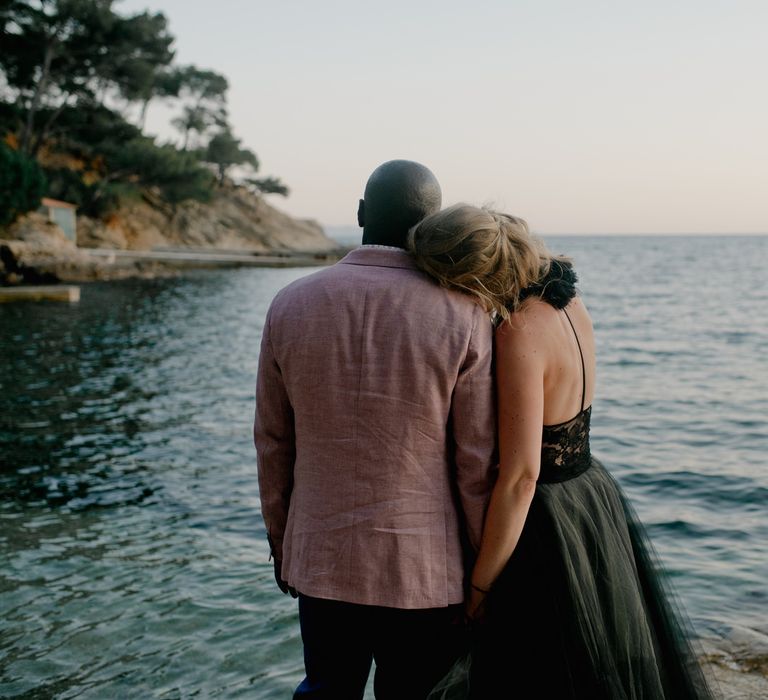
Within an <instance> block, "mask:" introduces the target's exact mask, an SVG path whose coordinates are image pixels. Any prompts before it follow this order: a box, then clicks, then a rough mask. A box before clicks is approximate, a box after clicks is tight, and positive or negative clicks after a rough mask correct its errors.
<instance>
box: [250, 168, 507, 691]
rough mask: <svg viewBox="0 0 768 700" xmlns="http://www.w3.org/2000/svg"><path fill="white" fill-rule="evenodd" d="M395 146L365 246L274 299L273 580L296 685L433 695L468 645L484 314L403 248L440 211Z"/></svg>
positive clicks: (264, 457)
mask: <svg viewBox="0 0 768 700" xmlns="http://www.w3.org/2000/svg"><path fill="white" fill-rule="evenodd" d="M441 197H442V195H441V191H440V186H439V184H438V182H437V180H436V179H435V176H434V175H433V174H432V172H431V171H430V170H429V169H428V168H426V167H424V166H423V165H420V164H418V163H414V162H411V161H404V160H395V161H389V162H387V163H384V164H383V165H381V166H379V167H378V168H377V169H376V170H375V171H374V172H373V174H372V175H371V177H370V179H369V180H368V183H367V185H366V188H365V194H364V198H363V199H362V200H360V206H359V209H358V221H359V224H360V226H362V227H363V245H362V246H361V247H360V248H357V249H356V250H354V251H352V252H351V253H349V254H348V255H347V256H346V257H345V258H344V259H343V260H341V261H340V262H339V263H338V264H337V265H334V266H333V267H330V268H327V269H324V270H322V271H320V272H317V273H315V274H313V275H310V276H308V277H304V278H302V279H300V280H298V281H296V282H294V283H293V284H291V285H289V286H288V287H286V288H285V289H283V290H282V291H281V292H279V293H278V295H277V296H276V297H275V299H274V301H273V302H272V305H271V307H270V309H269V311H268V313H267V318H266V321H265V325H264V333H263V338H262V344H261V356H260V359H259V371H258V381H257V392H256V394H257V395H256V421H255V426H254V438H255V443H256V449H257V452H258V458H259V488H260V492H261V504H262V513H263V515H264V521H265V524H266V527H267V532H268V534H269V538H270V543H271V547H272V555H273V557H274V564H275V577H276V579H277V582H278V585H279V586H280V588H281V590H282V591H283V592H286V593H287V592H289V591H290V592H291V593H295V592H296V591H298V596H299V619H300V624H301V633H302V640H303V642H304V663H305V668H306V678H305V679H304V681H303V682H302V683H301V685H300V686H299V687H298V688H297V690H296V694H295V695H294V697H295V698H333V699H334V700H345V699H347V698H362V696H363V692H364V688H365V684H366V681H367V678H368V675H369V673H370V668H371V662H372V659H373V660H375V662H376V674H375V677H374V690H375V693H376V697H377V698H379V699H385V700H386V699H387V698H392V699H397V700H407V698H424V697H425V696H426V694H427V693H428V692H429V690H430V689H431V687H432V686H433V685H434V684H435V683H436V682H437V681H438V680H439V679H440V678H441V677H442V675H443V674H444V673H445V672H446V671H447V670H448V668H449V667H450V665H451V664H452V662H453V661H454V660H455V658H456V656H457V654H458V653H459V652H460V650H461V649H460V647H461V626H460V625H459V624H457V620H459V619H461V603H462V600H463V575H464V566H463V560H462V544H461V542H462V534H463V533H464V534H465V535H466V537H467V539H468V540H469V542H470V543H471V545H472V546H473V547H475V548H476V547H477V546H478V545H479V540H480V533H481V528H482V520H483V515H484V511H485V507H486V505H487V500H488V497H489V494H490V489H491V486H492V480H493V477H494V475H495V472H494V469H495V416H494V405H493V378H492V373H491V354H492V332H491V325H490V321H489V319H488V317H487V316H486V314H485V313H484V312H483V311H482V309H481V308H480V307H479V306H478V305H477V304H475V303H474V302H473V301H472V300H471V299H470V298H469V297H468V296H465V295H462V294H458V293H456V292H451V291H447V290H444V289H442V288H440V287H439V286H438V285H436V284H434V283H433V282H432V281H431V280H430V279H428V278H427V277H426V276H425V275H423V274H422V273H421V272H420V271H418V270H417V269H416V267H415V265H414V263H413V261H412V260H411V257H410V255H409V254H408V252H407V251H406V250H405V246H406V243H407V235H408V230H409V229H410V228H411V227H412V226H414V225H415V224H416V223H418V222H419V221H420V220H421V219H422V218H424V217H425V216H426V215H428V214H431V213H433V212H435V211H438V210H439V209H440V203H441Z"/></svg>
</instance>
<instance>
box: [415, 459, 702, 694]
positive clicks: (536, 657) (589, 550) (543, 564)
mask: <svg viewBox="0 0 768 700" xmlns="http://www.w3.org/2000/svg"><path fill="white" fill-rule="evenodd" d="M472 636H473V642H472V645H471V651H470V652H469V653H468V654H467V656H466V657H464V658H462V659H461V660H460V661H459V662H458V663H457V664H456V665H455V666H454V668H453V669H452V671H451V672H450V673H449V674H448V676H446V678H445V679H444V680H443V682H442V683H441V684H439V685H438V687H437V688H436V689H435V691H433V694H432V695H431V696H430V697H431V698H445V699H446V700H447V699H449V698H450V699H453V698H507V697H508V698H514V699H515V700H522V699H523V698H547V699H548V698H553V699H558V700H559V699H572V698H580V699H581V698H584V699H589V700H601V699H605V700H608V699H610V700H624V699H626V700H639V699H641V698H642V699H643V700H645V699H649V700H650V699H653V700H657V699H667V700H673V699H674V700H687V699H688V698H711V697H713V696H712V694H711V691H710V689H709V688H708V685H707V682H706V680H705V678H704V675H703V673H702V671H701V669H700V667H699V664H698V661H697V659H696V654H695V653H694V650H693V648H692V645H691V641H690V637H689V627H688V624H687V622H686V621H685V620H684V618H683V615H682V613H681V611H680V610H679V609H677V607H676V605H675V603H674V600H673V598H672V596H671V594H670V592H669V591H668V590H667V589H666V586H665V585H664V582H663V575H662V574H661V572H660V571H659V568H658V566H657V559H656V556H655V555H654V553H653V550H652V548H651V545H650V543H649V541H648V538H647V536H646V534H645V532H644V530H643V528H642V526H641V525H640V522H639V521H638V519H637V517H636V516H635V514H634V511H633V510H632V508H631V506H630V505H629V503H628V502H627V499H626V498H625V497H624V495H623V494H622V491H621V489H620V488H619V486H618V484H617V483H616V482H615V480H614V479H613V478H612V477H611V475H610V474H609V473H608V472H607V471H606V470H605V468H604V467H603V466H602V464H601V463H600V462H598V461H597V460H594V459H593V460H592V463H591V466H590V468H589V469H587V470H586V471H585V472H584V473H582V474H580V475H579V476H577V477H575V478H572V479H569V480H567V481H563V482H560V483H548V484H539V485H538V486H537V489H536V495H535V497H534V499H533V503H532V505H531V509H530V512H529V515H528V518H527V519H526V523H525V527H524V529H523V532H522V534H521V537H520V541H519V543H518V546H517V547H516V549H515V552H514V554H513V555H512V557H511V559H510V561H509V563H508V564H507V566H506V567H505V569H504V571H503V572H502V574H501V575H500V576H499V578H498V579H497V581H496V582H495V584H494V586H493V588H492V590H491V592H490V593H489V594H488V597H487V599H486V614H485V616H484V618H483V621H482V622H481V623H478V624H477V625H476V626H475V629H474V630H473V635H472Z"/></svg>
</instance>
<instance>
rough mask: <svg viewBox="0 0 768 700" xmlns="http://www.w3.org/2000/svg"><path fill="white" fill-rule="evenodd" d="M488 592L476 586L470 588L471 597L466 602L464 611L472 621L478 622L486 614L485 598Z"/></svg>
mask: <svg viewBox="0 0 768 700" xmlns="http://www.w3.org/2000/svg"><path fill="white" fill-rule="evenodd" d="M487 595H488V594H487V593H486V592H485V591H481V590H479V589H477V588H475V587H474V586H471V587H470V589H469V597H468V598H467V601H466V603H465V604H464V612H465V614H466V616H467V619H468V620H469V621H470V622H478V621H479V620H481V619H482V618H483V616H484V615H485V598H486V596H487Z"/></svg>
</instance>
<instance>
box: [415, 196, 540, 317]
mask: <svg viewBox="0 0 768 700" xmlns="http://www.w3.org/2000/svg"><path fill="white" fill-rule="evenodd" d="M408 248H409V249H410V251H411V253H412V254H413V257H414V259H415V260H416V264H417V265H418V266H419V267H420V268H421V269H422V270H424V272H426V273H427V274H429V275H431V276H432V277H434V278H435V279H436V280H437V281H438V282H439V283H440V285H441V286H443V287H446V288H448V289H457V290H459V291H461V292H464V293H466V294H470V295H472V296H474V297H475V299H476V300H477V301H478V302H479V303H480V304H481V305H482V307H483V308H484V309H485V310H486V311H488V312H495V313H496V314H498V315H499V316H500V317H501V318H502V319H507V318H509V315H510V312H512V311H516V310H517V309H518V308H519V305H520V303H521V299H520V297H521V292H522V291H523V290H524V289H525V288H526V287H529V286H530V285H532V284H535V283H536V282H537V281H538V280H540V279H541V278H542V277H544V276H545V275H546V274H547V272H548V271H549V266H550V263H551V259H552V256H551V255H550V253H549V252H548V251H547V249H546V247H545V246H544V243H543V242H542V241H540V240H539V239H538V238H536V237H534V236H532V235H531V233H530V231H529V230H528V224H527V223H526V222H525V221H524V220H523V219H518V218H517V217H514V216H510V215H508V214H502V213H501V212H497V211H493V210H491V209H485V208H483V209H481V208H479V207H473V206H470V205H468V204H455V205H454V206H452V207H449V208H447V209H444V210H443V211H440V212H437V213H436V214H431V215H430V216H428V217H427V218H425V219H424V220H422V221H421V222H420V223H418V224H417V225H416V226H414V227H413V228H412V229H411V231H410V233H409V235H408Z"/></svg>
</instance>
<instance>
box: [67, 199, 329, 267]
mask: <svg viewBox="0 0 768 700" xmlns="http://www.w3.org/2000/svg"><path fill="white" fill-rule="evenodd" d="M77 241H78V245H80V246H81V247H87V248H118V249H121V250H151V249H153V248H204V249H217V250H248V251H258V252H274V251H294V252H326V251H330V250H333V249H335V248H337V247H338V244H337V243H336V242H335V241H333V240H331V239H330V238H328V237H327V236H326V235H325V233H324V232H323V229H322V227H321V226H320V225H319V224H317V223H316V222H313V221H308V220H302V219H294V218H292V217H290V216H288V215H287V214H285V213H283V212H281V211H279V210H278V209H276V208H275V207H273V206H271V205H270V204H268V203H267V202H266V201H265V200H264V198H263V197H261V196H258V195H255V194H253V193H251V192H249V191H248V190H246V189H245V188H242V187H235V186H233V185H225V186H223V187H220V188H218V189H217V190H216V191H215V193H214V195H213V198H212V199H211V201H210V202H195V201H189V202H183V203H181V204H179V205H177V206H175V207H173V206H171V205H169V204H167V203H165V202H163V201H161V200H159V199H157V198H155V197H153V195H152V194H151V193H147V194H146V195H145V197H144V198H143V199H141V200H138V201H132V202H127V203H125V204H124V205H123V206H122V207H121V208H120V210H119V211H118V212H116V213H115V214H114V215H113V216H111V217H110V218H109V219H107V220H106V221H98V220H93V219H88V218H87V217H79V218H78V236H77Z"/></svg>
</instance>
